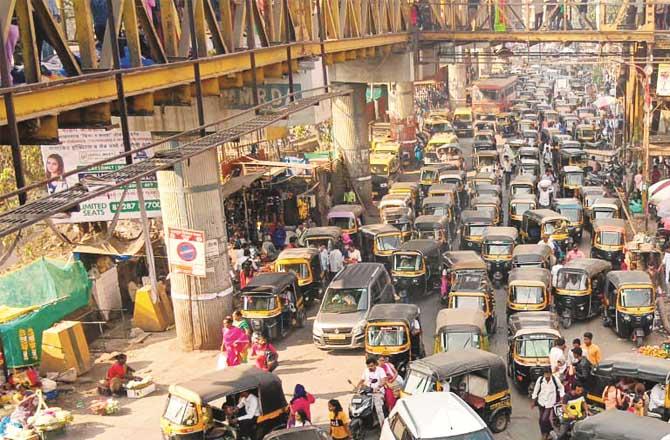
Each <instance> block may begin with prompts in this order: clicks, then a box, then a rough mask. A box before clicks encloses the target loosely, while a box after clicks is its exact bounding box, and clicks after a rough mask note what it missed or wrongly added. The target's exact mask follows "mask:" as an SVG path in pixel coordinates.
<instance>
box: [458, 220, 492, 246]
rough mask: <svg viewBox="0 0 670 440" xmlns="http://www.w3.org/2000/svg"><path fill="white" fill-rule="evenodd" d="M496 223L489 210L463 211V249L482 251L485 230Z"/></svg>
mask: <svg viewBox="0 0 670 440" xmlns="http://www.w3.org/2000/svg"><path fill="white" fill-rule="evenodd" d="M493 225H494V217H493V215H492V214H491V213H490V212H489V211H475V210H469V209H468V210H465V211H463V212H462V213H461V249H463V250H473V251H477V252H479V251H481V247H482V237H483V234H484V230H485V229H486V228H488V227H489V226H493Z"/></svg>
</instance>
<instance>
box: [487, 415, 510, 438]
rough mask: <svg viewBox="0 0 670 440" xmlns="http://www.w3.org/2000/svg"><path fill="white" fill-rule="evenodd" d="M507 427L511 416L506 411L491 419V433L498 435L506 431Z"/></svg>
mask: <svg viewBox="0 0 670 440" xmlns="http://www.w3.org/2000/svg"><path fill="white" fill-rule="evenodd" d="M507 425H509V414H508V413H507V412H505V411H498V412H497V413H496V414H495V415H494V416H493V418H492V419H491V423H489V427H490V428H491V431H493V432H494V433H496V434H498V433H499V432H503V431H504V430H506V429H507Z"/></svg>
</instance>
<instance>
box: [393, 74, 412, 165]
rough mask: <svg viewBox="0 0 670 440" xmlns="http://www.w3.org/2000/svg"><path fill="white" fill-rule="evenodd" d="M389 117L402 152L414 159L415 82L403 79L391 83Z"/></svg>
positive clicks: (394, 137)
mask: <svg viewBox="0 0 670 440" xmlns="http://www.w3.org/2000/svg"><path fill="white" fill-rule="evenodd" d="M389 119H390V121H391V135H392V136H393V139H394V140H395V141H396V142H399V143H400V147H401V152H402V154H409V157H410V161H412V162H413V161H414V145H415V144H416V110H415V109H414V83H413V82H411V81H403V82H396V83H391V84H389Z"/></svg>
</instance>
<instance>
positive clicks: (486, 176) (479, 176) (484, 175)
mask: <svg viewBox="0 0 670 440" xmlns="http://www.w3.org/2000/svg"><path fill="white" fill-rule="evenodd" d="M496 178H497V176H496V174H495V173H490V172H488V171H478V172H477V173H476V174H475V175H474V177H473V178H472V180H474V181H476V180H490V181H492V182H495V181H496Z"/></svg>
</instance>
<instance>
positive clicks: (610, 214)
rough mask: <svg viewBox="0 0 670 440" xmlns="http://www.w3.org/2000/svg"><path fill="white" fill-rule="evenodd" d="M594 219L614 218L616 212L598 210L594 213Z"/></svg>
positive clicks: (603, 209)
mask: <svg viewBox="0 0 670 440" xmlns="http://www.w3.org/2000/svg"><path fill="white" fill-rule="evenodd" d="M593 218H595V219H601V218H614V210H612V209H606V208H598V209H597V210H594V211H593Z"/></svg>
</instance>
